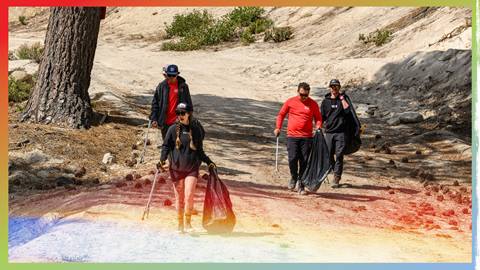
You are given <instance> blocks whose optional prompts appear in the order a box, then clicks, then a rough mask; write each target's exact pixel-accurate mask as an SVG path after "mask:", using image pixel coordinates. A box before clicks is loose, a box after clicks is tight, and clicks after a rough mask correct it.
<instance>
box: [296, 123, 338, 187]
mask: <svg viewBox="0 0 480 270" xmlns="http://www.w3.org/2000/svg"><path fill="white" fill-rule="evenodd" d="M330 169H331V164H330V154H329V152H328V147H327V142H326V141H325V138H324V137H323V133H322V132H321V131H320V130H317V132H315V136H314V137H313V143H312V148H311V150H310V155H309V156H308V160H307V168H306V169H305V172H304V173H303V175H302V178H301V181H302V183H303V184H304V185H305V187H307V188H308V190H309V191H311V192H315V191H317V190H318V189H319V188H320V185H321V184H322V183H323V181H324V180H325V178H327V175H328V173H329V172H330Z"/></svg>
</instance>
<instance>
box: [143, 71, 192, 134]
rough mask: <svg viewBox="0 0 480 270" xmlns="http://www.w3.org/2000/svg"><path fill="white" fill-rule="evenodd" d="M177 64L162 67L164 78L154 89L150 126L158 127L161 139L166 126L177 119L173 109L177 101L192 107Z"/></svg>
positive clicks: (166, 128) (188, 92)
mask: <svg viewBox="0 0 480 270" xmlns="http://www.w3.org/2000/svg"><path fill="white" fill-rule="evenodd" d="M179 74H180V72H179V71H178V66H177V65H168V66H166V67H164V68H163V76H164V77H165V80H163V81H162V82H160V83H159V84H158V86H157V88H156V89H155V93H154V95H153V100H152V112H151V114H150V120H151V121H152V127H154V128H159V129H160V130H161V133H162V139H165V135H166V134H167V130H168V128H169V127H170V126H171V125H173V124H174V123H175V121H176V119H177V116H176V115H175V109H176V108H177V105H178V104H179V103H185V104H187V105H188V106H190V107H192V108H193V104H192V98H191V96H190V90H189V88H188V85H187V83H186V81H185V79H184V78H183V77H181V76H179Z"/></svg>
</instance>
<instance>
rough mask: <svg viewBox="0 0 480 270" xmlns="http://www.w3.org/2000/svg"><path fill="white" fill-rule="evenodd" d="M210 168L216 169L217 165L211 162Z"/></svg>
mask: <svg viewBox="0 0 480 270" xmlns="http://www.w3.org/2000/svg"><path fill="white" fill-rule="evenodd" d="M208 168H212V169H216V168H217V165H215V163H213V162H211V163H210V164H208Z"/></svg>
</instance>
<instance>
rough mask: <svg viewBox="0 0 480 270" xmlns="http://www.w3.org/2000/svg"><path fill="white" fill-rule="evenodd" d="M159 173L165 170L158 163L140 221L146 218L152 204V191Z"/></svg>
mask: <svg viewBox="0 0 480 270" xmlns="http://www.w3.org/2000/svg"><path fill="white" fill-rule="evenodd" d="M160 172H165V169H164V168H163V167H162V165H161V164H160V163H157V168H156V170H155V178H153V183H152V189H151V190H150V195H149V196H148V202H147V205H146V206H145V209H144V210H143V215H142V220H144V219H145V217H147V218H148V214H149V213H150V204H151V203H152V196H153V191H154V190H155V185H156V184H157V177H158V174H159V173H160Z"/></svg>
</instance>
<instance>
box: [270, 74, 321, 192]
mask: <svg viewBox="0 0 480 270" xmlns="http://www.w3.org/2000/svg"><path fill="white" fill-rule="evenodd" d="M297 92H298V96H295V97H292V98H289V99H288V100H287V101H286V102H285V104H283V106H282V109H280V112H279V113H278V116H277V123H276V128H275V130H274V131H273V133H274V134H275V136H277V137H278V136H279V135H280V130H281V128H282V123H283V119H285V116H286V115H287V114H288V127H287V152H288V166H289V167H290V175H291V176H292V178H291V180H290V183H289V184H288V189H290V190H294V189H295V186H296V184H297V181H298V180H299V179H300V178H301V177H302V175H303V172H304V171H305V169H306V167H307V158H308V155H309V154H310V149H311V147H312V137H313V131H314V130H313V120H314V119H315V126H316V128H317V129H319V128H321V127H322V116H321V115H320V109H319V107H318V104H317V102H315V100H313V99H311V98H309V97H308V95H309V93H310V86H309V85H308V84H307V83H305V82H302V83H300V84H299V85H298V89H297ZM298 183H299V184H298V192H299V193H300V194H301V195H304V194H306V192H305V188H304V186H303V184H302V183H301V181H298Z"/></svg>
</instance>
